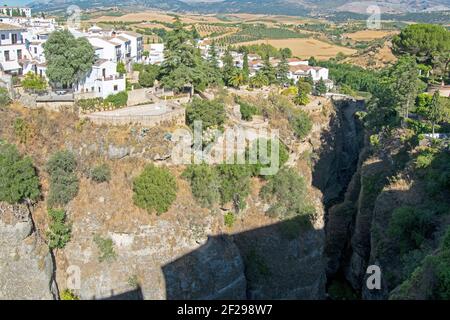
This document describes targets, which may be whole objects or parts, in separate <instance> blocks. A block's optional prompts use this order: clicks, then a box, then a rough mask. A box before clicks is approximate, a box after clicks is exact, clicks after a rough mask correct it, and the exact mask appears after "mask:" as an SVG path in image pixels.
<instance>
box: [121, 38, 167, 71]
mask: <svg viewBox="0 0 450 320" xmlns="http://www.w3.org/2000/svg"><path fill="white" fill-rule="evenodd" d="M119 35H120V36H122V37H124V38H127V39H128V40H130V46H131V51H130V58H131V61H132V62H136V63H140V62H142V58H143V54H144V39H143V37H142V35H141V34H139V33H136V32H132V31H120V32H119ZM163 50H164V48H163ZM163 58H164V57H163Z"/></svg>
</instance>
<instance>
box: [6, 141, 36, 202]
mask: <svg viewBox="0 0 450 320" xmlns="http://www.w3.org/2000/svg"><path fill="white" fill-rule="evenodd" d="M0 177H1V179H0V201H6V202H8V203H10V204H16V203H20V202H23V201H25V200H29V201H36V200H38V199H39V197H40V195H41V191H40V188H39V177H38V175H37V173H36V169H35V168H34V166H33V162H32V160H31V158H30V157H23V156H22V155H20V153H19V151H18V150H17V148H16V146H14V145H12V144H9V143H6V142H2V141H0Z"/></svg>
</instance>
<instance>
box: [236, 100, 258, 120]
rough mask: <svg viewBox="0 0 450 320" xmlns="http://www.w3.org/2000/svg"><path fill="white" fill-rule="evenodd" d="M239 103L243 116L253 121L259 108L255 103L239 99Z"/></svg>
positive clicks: (244, 118)
mask: <svg viewBox="0 0 450 320" xmlns="http://www.w3.org/2000/svg"><path fill="white" fill-rule="evenodd" d="M238 104H239V107H240V111H241V117H242V119H243V120H245V121H252V119H253V116H254V115H256V114H258V113H259V110H258V108H257V107H256V106H254V105H253V104H250V103H247V102H244V101H238Z"/></svg>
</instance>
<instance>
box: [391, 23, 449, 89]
mask: <svg viewBox="0 0 450 320" xmlns="http://www.w3.org/2000/svg"><path fill="white" fill-rule="evenodd" d="M392 44H393V50H394V53H396V54H398V55H405V54H409V55H412V56H414V57H415V58H416V59H417V62H418V63H423V64H426V65H428V66H431V67H432V68H433V80H438V81H442V80H444V78H446V77H449V74H448V66H449V63H450V31H449V30H447V29H446V28H444V27H442V26H439V25H433V24H412V25H409V26H408V27H406V28H405V29H403V30H402V32H400V34H399V35H397V36H395V37H394V39H393V41H392Z"/></svg>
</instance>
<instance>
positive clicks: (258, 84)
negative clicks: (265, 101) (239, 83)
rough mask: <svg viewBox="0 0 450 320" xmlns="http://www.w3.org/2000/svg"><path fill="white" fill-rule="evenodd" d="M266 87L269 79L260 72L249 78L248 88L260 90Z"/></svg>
mask: <svg viewBox="0 0 450 320" xmlns="http://www.w3.org/2000/svg"><path fill="white" fill-rule="evenodd" d="M268 85H269V79H268V78H267V77H266V76H265V75H264V74H263V73H262V72H261V71H258V72H257V73H256V74H255V75H254V76H253V77H251V78H250V86H251V87H252V88H262V87H264V86H268Z"/></svg>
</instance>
